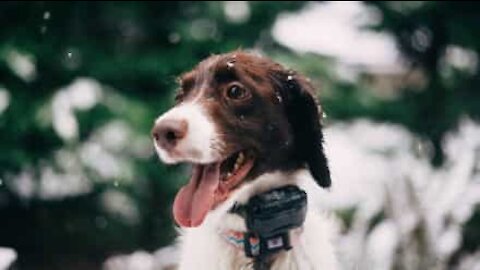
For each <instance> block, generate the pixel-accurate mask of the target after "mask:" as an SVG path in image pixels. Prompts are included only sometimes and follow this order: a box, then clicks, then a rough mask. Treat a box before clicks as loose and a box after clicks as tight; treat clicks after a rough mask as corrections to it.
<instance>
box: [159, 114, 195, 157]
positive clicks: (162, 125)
mask: <svg viewBox="0 0 480 270" xmlns="http://www.w3.org/2000/svg"><path fill="white" fill-rule="evenodd" d="M187 130H188V124H187V121H185V120H169V119H164V120H162V121H160V122H159V123H157V124H155V126H154V127H153V129H152V136H153V138H154V139H155V141H156V142H157V144H158V145H159V146H161V147H163V148H165V149H166V150H170V149H172V148H173V147H175V145H176V144H177V142H178V141H179V140H181V139H182V138H184V137H185V135H187Z"/></svg>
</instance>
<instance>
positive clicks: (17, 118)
mask: <svg viewBox="0 0 480 270" xmlns="http://www.w3.org/2000/svg"><path fill="white" fill-rule="evenodd" d="M0 25H1V26H0V269H136V270H137V269H139V270H142V269H162V268H163V267H166V266H168V265H169V264H171V263H172V262H173V261H174V260H175V255H176V253H175V249H174V248H173V247H167V248H166V249H165V248H164V249H161V248H162V247H166V246H169V245H171V244H172V243H173V242H174V239H175V235H176V232H175V229H174V223H173V221H172V216H171V203H172V201H173V198H174V195H175V193H176V191H177V190H178V188H179V187H180V186H181V185H182V184H183V183H184V182H185V177H186V176H185V174H184V171H183V169H182V167H179V166H173V167H166V166H164V165H162V164H161V163H160V162H159V161H158V158H157V157H156V156H155V155H154V152H153V148H152V143H151V139H150V135H149V134H150V128H151V125H152V123H153V120H154V119H155V118H156V116H158V115H159V114H160V113H162V112H164V111H165V110H166V109H167V108H168V107H169V106H171V105H172V104H173V92H174V90H175V88H176V84H175V78H176V76H177V75H179V74H180V73H182V72H184V71H187V70H189V69H191V68H192V67H193V66H194V65H195V64H196V63H197V62H198V61H200V60H201V59H203V58H205V57H207V56H209V55H211V54H216V53H223V52H227V51H230V50H234V49H238V48H243V49H253V50H256V51H258V52H261V53H262V54H264V55H266V56H269V57H271V58H273V59H275V60H276V61H278V62H281V63H282V64H284V65H285V66H288V67H291V68H293V69H296V70H298V71H300V72H302V73H304V74H306V75H307V76H309V77H310V78H311V79H312V81H313V83H314V84H315V85H316V86H317V89H318V95H319V97H320V100H321V103H322V106H323V108H324V111H325V114H324V119H323V120H324V123H325V126H326V128H325V133H326V142H327V152H328V157H329V159H330V164H331V167H332V174H333V188H332V190H331V191H329V192H325V191H318V192H319V196H320V198H321V199H320V202H319V204H322V206H323V207H327V208H330V209H332V210H333V211H335V212H336V213H337V214H338V219H339V220H338V222H339V224H340V227H341V230H340V232H339V233H340V236H339V238H338V240H337V242H338V243H337V244H338V247H339V251H338V252H339V254H340V255H339V257H340V258H341V261H342V265H343V266H344V269H352V270H353V269H398V270H403V269H412V270H413V269H419V270H420V269H421V270H424V269H462V270H474V269H475V270H478V269H480V250H479V248H478V247H479V244H480V124H479V123H478V120H479V119H480V90H479V88H480V69H479V53H480V27H479V26H480V4H478V3H475V2H457V1H456V2H424V1H413V2H401V1H392V2H383V1H381V2H369V1H366V2H300V1H291V2H244V1H237V2H162V3H160V2H157V3H154V2H153V3H152V2H116V3H115V2H70V1H69V2H30V3H29V2H1V3H0Z"/></svg>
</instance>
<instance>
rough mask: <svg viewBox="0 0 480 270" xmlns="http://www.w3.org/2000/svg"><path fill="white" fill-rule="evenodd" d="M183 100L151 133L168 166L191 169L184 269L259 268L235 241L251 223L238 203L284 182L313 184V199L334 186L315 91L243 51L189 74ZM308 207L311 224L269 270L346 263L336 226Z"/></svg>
mask: <svg viewBox="0 0 480 270" xmlns="http://www.w3.org/2000/svg"><path fill="white" fill-rule="evenodd" d="M175 101H176V105H175V106H174V107H173V108H172V109H170V110H168V111H167V112H166V113H164V114H163V115H161V116H160V117H158V118H157V119H156V120H155V123H154V127H153V129H152V136H153V140H154V145H155V149H156V151H157V153H158V155H159V157H160V159H161V160H162V161H163V162H164V163H167V164H176V163H188V164H191V166H192V174H191V177H190V180H189V182H188V183H187V184H186V185H185V186H184V187H182V188H181V189H180V191H179V192H178V193H177V195H176V198H175V200H174V203H173V216H174V219H175V221H176V222H177V223H178V225H180V231H181V235H180V237H179V245H180V246H179V248H180V262H179V266H178V268H179V269H180V270H185V269H188V270H192V269H205V270H206V269H208V270H215V269H218V270H220V269H222V270H225V269H250V268H249V267H251V265H252V260H251V259H250V258H248V257H247V256H246V255H245V253H244V251H243V249H242V247H241V245H238V243H237V244H235V241H236V240H238V241H241V239H243V238H242V236H243V233H245V232H246V230H247V228H246V225H245V220H244V219H243V218H242V217H241V216H239V215H236V214H234V213H232V212H231V211H230V209H232V207H233V206H234V205H235V204H238V203H242V204H245V203H247V202H248V200H249V199H250V198H251V197H252V196H254V195H256V194H259V193H262V192H266V191H269V190H272V189H274V188H277V187H281V186H285V185H296V186H299V187H302V188H304V189H307V194H308V200H309V201H311V199H312V198H311V197H312V195H311V194H310V192H309V191H308V187H309V186H312V183H315V184H317V185H318V186H320V187H323V188H328V187H330V185H331V180H330V172H329V168H328V164H327V158H326V157H325V154H324V147H323V134H322V127H321V123H320V117H319V115H320V113H321V109H320V108H319V106H318V105H317V101H316V99H315V97H314V88H313V87H312V85H311V83H310V82H309V81H308V80H307V79H306V78H305V77H304V76H302V75H300V74H298V73H296V72H294V71H292V70H289V69H286V68H284V67H283V66H282V65H280V64H278V63H275V62H273V61H272V60H270V59H268V58H267V57H263V56H260V55H258V54H254V53H250V52H245V51H234V52H230V53H226V54H221V55H212V56H210V57H208V58H207V59H205V60H204V61H202V62H200V63H199V64H198V65H197V66H196V67H195V68H194V69H193V70H192V71H190V72H187V73H185V74H183V75H181V76H180V78H179V89H178V92H177V95H176V97H175ZM315 186H316V185H315ZM309 206H310V207H309V209H308V211H307V214H306V218H305V222H304V224H303V226H302V227H301V228H297V229H295V230H292V231H291V232H289V234H290V238H291V243H292V248H291V249H290V250H288V251H282V252H279V253H278V254H276V255H275V256H272V258H271V259H270V260H269V262H268V267H269V269H302V270H304V269H322V270H325V269H328V270H334V269H337V265H338V263H337V258H336V257H337V256H336V254H335V253H336V252H335V248H334V245H333V239H332V237H333V234H334V233H333V232H334V229H333V228H332V223H331V222H330V221H329V220H328V219H329V218H328V216H327V215H325V214H323V213H322V212H321V211H316V209H313V207H312V205H311V204H309ZM235 235H236V236H238V237H237V238H235V237H234V236H235ZM232 238H233V239H232ZM232 240H233V241H232Z"/></svg>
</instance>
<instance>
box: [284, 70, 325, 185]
mask: <svg viewBox="0 0 480 270" xmlns="http://www.w3.org/2000/svg"><path fill="white" fill-rule="evenodd" d="M275 79H276V81H277V85H278V83H280V85H281V89H279V90H280V91H281V93H280V94H281V96H282V98H283V103H284V104H285V109H286V114H287V117H288V121H289V123H290V125H291V127H292V130H293V133H294V144H295V149H296V151H297V152H296V156H297V158H298V159H300V160H301V161H303V162H305V163H306V164H307V166H308V168H309V170H310V173H311V174H312V176H313V178H314V179H315V180H316V182H317V184H318V185H320V186H321V187H324V188H327V187H330V185H331V179H330V170H329V168H328V161H327V158H326V156H325V153H324V149H323V133H322V126H321V122H320V112H319V107H318V104H317V102H316V99H315V97H314V88H313V86H312V85H311V84H310V83H309V82H308V80H307V79H306V78H305V77H303V76H300V75H298V74H295V73H293V72H290V71H289V72H281V73H280V74H279V73H276V74H275ZM277 94H278V93H277Z"/></svg>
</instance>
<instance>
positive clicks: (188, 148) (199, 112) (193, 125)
mask: <svg viewBox="0 0 480 270" xmlns="http://www.w3.org/2000/svg"><path fill="white" fill-rule="evenodd" d="M163 120H185V121H187V125H188V131H187V134H186V136H185V137H184V138H182V139H181V140H180V141H179V142H178V143H177V145H176V146H175V148H174V149H173V152H174V153H175V155H173V154H172V153H171V152H168V151H166V150H165V149H163V148H162V147H161V146H159V145H157V143H155V142H154V145H155V149H156V150H157V153H158V155H159V156H160V159H161V160H162V161H163V162H165V163H168V164H173V163H178V162H181V161H189V162H194V163H212V162H215V161H218V160H219V159H220V158H221V156H220V153H219V152H218V151H217V150H216V149H217V148H218V147H215V146H214V145H213V143H214V142H219V139H218V135H217V132H216V131H215V125H214V123H213V122H212V121H211V120H210V119H209V116H208V114H207V113H206V111H205V109H204V108H203V107H202V106H201V105H200V104H199V103H196V102H189V103H184V104H181V105H179V106H176V107H174V108H172V109H171V110H169V111H167V112H166V113H164V114H163V115H161V116H160V117H158V118H157V120H155V125H159V124H160V123H161V122H162V121H163ZM192 153H196V154H199V155H200V156H198V155H193V154H192Z"/></svg>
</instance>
